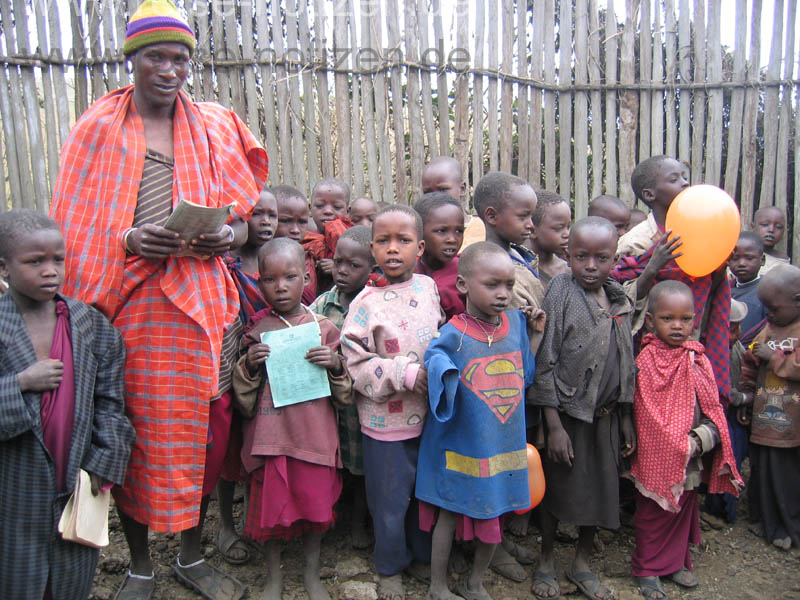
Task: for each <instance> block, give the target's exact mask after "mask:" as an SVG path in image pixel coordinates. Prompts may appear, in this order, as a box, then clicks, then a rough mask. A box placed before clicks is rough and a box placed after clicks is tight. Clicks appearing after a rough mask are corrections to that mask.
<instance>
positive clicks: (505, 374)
mask: <svg viewBox="0 0 800 600" xmlns="http://www.w3.org/2000/svg"><path fill="white" fill-rule="evenodd" d="M461 379H462V381H463V382H464V384H465V385H466V386H467V387H468V388H469V389H470V391H471V392H472V393H473V394H475V395H476V396H477V397H478V398H480V399H481V400H482V401H483V402H485V403H486V406H488V407H489V410H491V411H492V413H493V414H494V416H495V417H497V418H498V420H499V421H500V422H501V423H505V422H506V421H508V419H509V418H511V415H513V414H514V411H515V410H516V409H517V406H519V404H520V401H521V400H522V390H523V389H525V377H524V371H523V369H522V353H521V352H520V351H519V350H517V351H515V352H508V353H506V354H499V355H494V356H485V357H483V358H476V359H474V360H471V361H469V363H467V367H466V368H465V369H464V372H463V374H462V375H461Z"/></svg>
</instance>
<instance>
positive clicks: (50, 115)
mask: <svg viewBox="0 0 800 600" xmlns="http://www.w3.org/2000/svg"><path fill="white" fill-rule="evenodd" d="M33 10H34V17H35V18H36V35H37V36H38V38H39V52H40V53H41V54H43V55H44V56H49V54H50V44H49V41H48V39H47V19H46V17H47V15H46V14H45V11H46V10H47V7H46V3H44V2H41V0H38V1H35V2H34V4H33ZM41 82H42V98H43V99H44V134H45V144H46V147H45V149H44V150H45V154H46V156H47V175H48V178H47V182H48V186H47V198H46V202H45V204H46V205H47V206H49V204H50V202H49V200H50V196H51V195H52V193H53V184H54V183H55V181H56V175H57V174H58V161H59V150H60V149H61V145H60V144H59V143H58V122H57V120H56V107H55V93H54V89H53V69H52V67H51V66H50V65H42V68H41ZM2 185H3V186H5V184H2Z"/></svg>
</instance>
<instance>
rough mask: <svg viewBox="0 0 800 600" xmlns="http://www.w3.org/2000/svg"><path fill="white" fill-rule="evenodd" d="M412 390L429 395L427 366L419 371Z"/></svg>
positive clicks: (421, 394)
mask: <svg viewBox="0 0 800 600" xmlns="http://www.w3.org/2000/svg"><path fill="white" fill-rule="evenodd" d="M412 391H413V392H414V393H415V394H419V395H420V396H424V397H426V398H427V397H428V370H427V369H426V368H425V367H420V368H419V371H417V378H416V380H415V381H414V389H413V390H412Z"/></svg>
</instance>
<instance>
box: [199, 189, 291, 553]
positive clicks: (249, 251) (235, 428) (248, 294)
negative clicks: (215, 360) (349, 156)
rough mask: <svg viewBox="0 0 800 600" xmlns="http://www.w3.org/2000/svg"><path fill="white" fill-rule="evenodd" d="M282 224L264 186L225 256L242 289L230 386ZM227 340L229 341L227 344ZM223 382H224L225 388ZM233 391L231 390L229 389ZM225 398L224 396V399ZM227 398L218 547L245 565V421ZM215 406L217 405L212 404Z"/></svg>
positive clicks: (227, 347) (229, 335)
mask: <svg viewBox="0 0 800 600" xmlns="http://www.w3.org/2000/svg"><path fill="white" fill-rule="evenodd" d="M277 225H278V205H277V202H276V200H275V196H274V195H273V194H272V192H271V191H270V190H269V188H264V189H263V190H262V191H261V194H260V195H259V198H258V204H256V205H255V207H253V212H252V213H250V218H249V219H248V221H247V242H245V244H244V246H242V247H241V248H236V249H231V251H230V252H229V253H228V255H227V256H226V257H225V264H226V265H227V266H228V269H229V270H230V272H231V275H232V277H233V282H234V284H236V289H237V290H238V292H239V305H240V308H239V320H238V321H237V322H235V323H234V324H233V325H232V326H231V327H230V331H227V332H226V335H225V336H224V337H223V353H224V354H225V355H226V358H227V355H228V353H230V354H231V355H232V356H233V358H232V359H224V360H221V361H220V363H221V366H222V365H225V366H226V367H225V368H224V369H222V368H221V369H220V382H223V381H225V380H227V382H228V383H227V386H228V387H229V386H230V380H231V374H232V364H233V363H235V362H236V360H237V359H238V348H239V341H240V339H241V337H242V328H243V327H244V326H245V325H246V324H247V322H248V321H249V320H250V317H252V316H253V315H254V314H255V313H257V312H258V311H260V310H263V309H265V308H266V307H267V301H266V300H264V295H263V294H262V293H261V290H259V289H258V251H259V250H260V249H261V246H263V245H264V244H266V243H267V242H268V241H269V240H271V239H272V238H273V236H274V235H275V228H276V227H277ZM226 342H227V343H226ZM222 387H223V384H222V383H221V384H220V388H221V389H222ZM227 393H228V394H230V392H227ZM221 399H222V398H221ZM224 400H225V401H227V404H226V410H225V418H224V419H223V420H224V422H225V423H227V422H228V421H229V422H230V438H229V441H228V448H227V452H226V454H225V457H224V462H223V463H222V466H221V473H220V478H219V482H218V483H217V498H218V500H219V513H220V514H219V516H220V519H219V531H218V533H217V550H218V551H219V553H220V555H221V556H222V558H223V559H224V560H225V561H227V562H228V563H230V564H232V565H242V564H245V563H247V562H248V561H249V560H250V549H249V548H248V546H247V544H246V543H245V542H244V541H242V539H241V538H240V537H239V534H237V533H236V524H235V522H234V519H233V495H234V492H235V489H236V482H237V481H239V482H246V481H247V472H246V471H245V470H244V468H243V467H242V460H241V457H240V455H241V452H242V423H241V418H240V416H239V415H238V414H236V413H235V412H234V411H233V409H232V406H231V404H230V396H228V397H227V398H225V399H224ZM212 406H213V405H212Z"/></svg>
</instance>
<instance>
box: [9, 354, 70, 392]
mask: <svg viewBox="0 0 800 600" xmlns="http://www.w3.org/2000/svg"><path fill="white" fill-rule="evenodd" d="M63 378H64V363H62V362H61V361H60V360H56V359H54V358H46V359H45V360H40V361H37V362H35V363H33V364H32V365H31V366H30V367H28V368H27V369H25V370H24V371H21V372H20V373H18V374H17V381H18V382H19V391H20V392H49V391H50V390H54V389H56V388H57V387H58V384H60V383H61V380H62V379H63Z"/></svg>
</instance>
